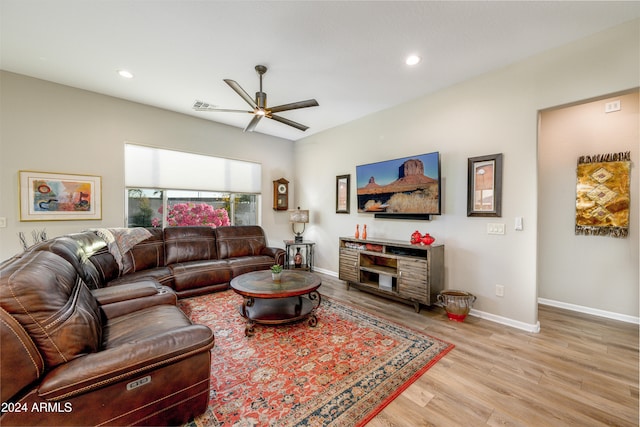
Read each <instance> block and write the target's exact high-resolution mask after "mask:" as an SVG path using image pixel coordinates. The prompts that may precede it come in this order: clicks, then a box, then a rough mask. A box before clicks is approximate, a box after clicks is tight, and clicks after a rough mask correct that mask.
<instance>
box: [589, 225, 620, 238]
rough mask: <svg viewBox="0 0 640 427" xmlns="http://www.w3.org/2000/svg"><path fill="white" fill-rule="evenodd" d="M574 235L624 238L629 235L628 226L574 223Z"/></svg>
mask: <svg viewBox="0 0 640 427" xmlns="http://www.w3.org/2000/svg"><path fill="white" fill-rule="evenodd" d="M576 235H583V236H609V237H619V238H624V237H627V236H628V235H629V227H595V226H588V225H576Z"/></svg>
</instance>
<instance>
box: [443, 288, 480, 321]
mask: <svg viewBox="0 0 640 427" xmlns="http://www.w3.org/2000/svg"><path fill="white" fill-rule="evenodd" d="M437 299H438V302H439V303H440V305H442V306H443V307H444V309H445V311H446V312H447V317H449V320H455V321H456V322H462V321H464V319H465V317H467V314H469V311H470V310H471V305H472V304H473V303H474V302H475V301H476V297H475V295H472V294H470V293H469V292H465V291H454V290H451V291H441V292H440V293H439V294H438V298H437Z"/></svg>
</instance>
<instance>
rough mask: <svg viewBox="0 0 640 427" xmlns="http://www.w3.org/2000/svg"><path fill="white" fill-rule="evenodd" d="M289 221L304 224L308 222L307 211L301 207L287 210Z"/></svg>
mask: <svg viewBox="0 0 640 427" xmlns="http://www.w3.org/2000/svg"><path fill="white" fill-rule="evenodd" d="M289 222H293V223H297V224H306V223H308V222H309V211H308V210H303V209H300V208H298V209H294V210H291V211H289Z"/></svg>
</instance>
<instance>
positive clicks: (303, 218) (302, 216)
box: [289, 206, 309, 243]
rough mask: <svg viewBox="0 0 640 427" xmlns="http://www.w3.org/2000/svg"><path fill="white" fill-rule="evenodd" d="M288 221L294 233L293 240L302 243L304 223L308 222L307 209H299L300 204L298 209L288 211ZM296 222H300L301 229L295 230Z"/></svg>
mask: <svg viewBox="0 0 640 427" xmlns="http://www.w3.org/2000/svg"><path fill="white" fill-rule="evenodd" d="M289 222H290V223H291V229H292V230H293V234H295V235H296V237H295V239H294V241H295V242H296V243H302V233H304V228H305V224H307V223H308V222H309V211H308V210H303V209H300V206H298V209H295V210H292V211H289ZM296 224H302V231H300V232H297V231H296Z"/></svg>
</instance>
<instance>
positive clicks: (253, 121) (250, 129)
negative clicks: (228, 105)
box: [243, 114, 264, 132]
mask: <svg viewBox="0 0 640 427" xmlns="http://www.w3.org/2000/svg"><path fill="white" fill-rule="evenodd" d="M263 117H264V116H263V115H261V114H256V115H255V116H253V119H251V121H250V122H249V124H248V125H247V127H246V128H244V130H243V132H253V130H254V129H255V128H256V126H258V122H259V121H260V119H261V118H263Z"/></svg>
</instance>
